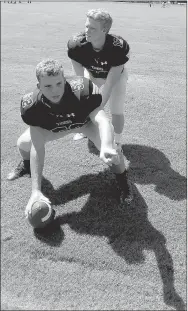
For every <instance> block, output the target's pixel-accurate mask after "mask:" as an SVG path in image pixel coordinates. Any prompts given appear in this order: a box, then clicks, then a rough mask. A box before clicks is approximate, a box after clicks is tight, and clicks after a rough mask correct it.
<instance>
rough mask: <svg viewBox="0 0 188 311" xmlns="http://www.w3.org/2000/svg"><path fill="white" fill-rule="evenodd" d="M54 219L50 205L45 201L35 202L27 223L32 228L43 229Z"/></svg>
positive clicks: (53, 212)
mask: <svg viewBox="0 0 188 311" xmlns="http://www.w3.org/2000/svg"><path fill="white" fill-rule="evenodd" d="M54 218H55V211H54V209H53V208H52V207H51V206H50V204H48V203H46V202H45V201H36V202H34V203H33V205H32V207H31V213H30V214H29V216H28V221H29V223H30V224H31V225H32V227H33V228H44V227H45V226H47V225H48V224H50V223H51V222H53V220H54Z"/></svg>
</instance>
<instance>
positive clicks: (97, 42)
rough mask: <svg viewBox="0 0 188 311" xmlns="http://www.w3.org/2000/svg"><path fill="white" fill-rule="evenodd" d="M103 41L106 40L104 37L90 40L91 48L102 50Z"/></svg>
mask: <svg viewBox="0 0 188 311" xmlns="http://www.w3.org/2000/svg"><path fill="white" fill-rule="evenodd" d="M105 41H106V37H104V38H101V39H98V40H95V41H93V42H91V44H92V47H93V49H94V50H95V51H100V50H102V48H103V46H104V44H105Z"/></svg>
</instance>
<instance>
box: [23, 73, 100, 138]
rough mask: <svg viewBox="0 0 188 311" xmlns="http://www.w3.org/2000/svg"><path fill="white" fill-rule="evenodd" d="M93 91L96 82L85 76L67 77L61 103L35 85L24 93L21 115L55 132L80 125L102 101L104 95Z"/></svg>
mask: <svg viewBox="0 0 188 311" xmlns="http://www.w3.org/2000/svg"><path fill="white" fill-rule="evenodd" d="M92 92H93V83H92V82H91V81H90V80H89V79H86V78H84V77H74V78H69V79H66V84H65V92H64V94H63V96H62V98H61V100H60V102H59V103H58V104H53V103H51V102H50V101H49V100H48V99H47V98H46V97H45V96H44V95H43V94H42V93H41V91H40V90H39V89H35V90H34V92H31V93H29V94H26V95H24V96H23V97H22V99H21V107H20V110H21V117H22V119H23V121H24V122H25V123H26V124H28V125H31V126H39V127H41V128H44V129H46V130H49V131H52V132H60V131H66V130H71V129H74V128H80V127H82V126H83V125H84V124H86V123H87V122H88V121H89V120H90V118H89V114H90V113H91V112H92V111H93V110H95V109H96V108H97V107H99V106H100V104H101V102H102V96H101V95H100V94H92Z"/></svg>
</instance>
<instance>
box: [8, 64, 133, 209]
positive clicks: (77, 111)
mask: <svg viewBox="0 0 188 311" xmlns="http://www.w3.org/2000/svg"><path fill="white" fill-rule="evenodd" d="M36 76H37V79H38V87H37V88H36V89H35V90H34V91H33V92H31V93H29V94H26V95H24V96H23V97H22V99H21V117H22V119H23V121H24V122H25V123H26V124H28V125H29V128H28V129H27V130H26V131H25V132H24V133H23V134H22V135H21V136H20V138H19V139H18V142H17V145H18V149H19V152H20V154H21V156H22V160H21V162H20V163H19V165H18V166H17V167H16V169H15V170H14V171H13V172H12V173H10V174H9V176H8V179H9V180H13V179H16V178H18V177H20V176H23V175H24V174H29V173H31V178H32V193H31V197H30V199H29V202H28V204H27V207H26V211H25V213H26V215H28V213H30V212H31V206H32V204H33V203H34V202H35V201H40V200H43V201H45V202H47V203H50V202H49V199H48V198H47V197H45V196H44V195H43V193H42V192H41V179H42V172H43V166H44V158H45V144H46V143H47V142H49V141H52V140H57V139H59V138H62V137H64V136H66V135H68V134H71V133H75V132H77V131H78V132H82V133H84V135H86V136H87V137H88V139H90V140H91V141H92V142H93V143H94V144H95V146H96V147H97V148H98V150H100V158H101V159H102V160H103V161H104V162H105V163H106V164H107V165H109V166H110V167H111V170H112V172H113V173H114V174H115V176H116V180H117V183H118V186H119V188H120V202H121V203H123V204H124V203H130V201H131V200H132V194H131V188H130V185H129V182H128V179H127V170H126V167H125V162H124V156H123V154H122V152H121V151H119V150H118V149H117V150H116V145H115V142H114V131H113V126H112V124H111V122H110V120H109V119H108V118H107V116H106V114H105V112H104V110H103V109H102V107H101V102H102V96H101V94H97V93H96V91H95V88H94V85H93V83H92V82H91V81H90V80H89V79H87V78H84V77H73V78H69V80H68V79H66V78H65V76H64V73H63V67H62V65H61V64H60V63H59V62H58V61H56V60H53V59H47V60H44V61H42V62H40V63H39V64H38V65H37V67H36ZM61 155H62V149H61Z"/></svg>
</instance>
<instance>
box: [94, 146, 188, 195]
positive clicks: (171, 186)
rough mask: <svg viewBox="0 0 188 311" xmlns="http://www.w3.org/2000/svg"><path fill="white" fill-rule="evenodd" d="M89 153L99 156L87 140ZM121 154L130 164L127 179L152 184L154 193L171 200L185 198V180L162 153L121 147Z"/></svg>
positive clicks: (149, 149) (144, 147)
mask: <svg viewBox="0 0 188 311" xmlns="http://www.w3.org/2000/svg"><path fill="white" fill-rule="evenodd" d="M88 148H89V152H90V153H93V154H96V155H99V151H98V150H97V149H96V147H95V146H94V144H93V143H92V142H91V141H90V140H88ZM122 149H123V153H124V155H125V157H126V158H127V160H128V161H129V162H130V164H129V165H130V168H129V178H130V180H131V181H132V182H134V183H137V184H154V185H155V191H156V192H158V193H159V194H162V195H165V196H167V197H168V198H169V199H171V200H177V201H180V200H184V199H186V198H187V179H186V177H184V176H181V175H180V174H179V173H177V172H176V171H174V170H173V169H172V167H171V164H170V161H169V160H168V158H167V157H166V156H165V155H164V153H163V152H161V151H159V150H158V149H156V148H152V147H148V146H141V145H131V144H130V145H122Z"/></svg>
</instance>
